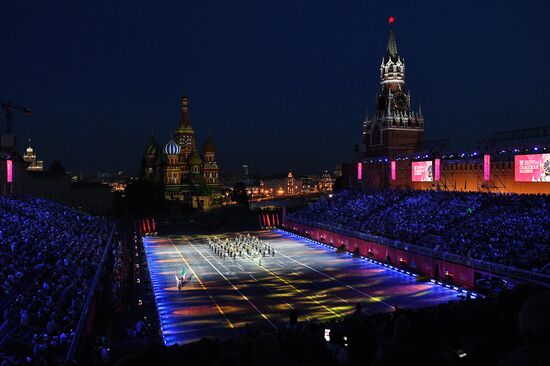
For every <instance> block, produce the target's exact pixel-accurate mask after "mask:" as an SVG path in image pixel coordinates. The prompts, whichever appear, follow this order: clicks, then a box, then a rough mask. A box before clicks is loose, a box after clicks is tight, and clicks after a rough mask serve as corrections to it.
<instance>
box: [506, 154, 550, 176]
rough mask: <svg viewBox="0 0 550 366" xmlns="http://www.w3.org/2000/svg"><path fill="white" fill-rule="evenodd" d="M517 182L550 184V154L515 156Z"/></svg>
mask: <svg viewBox="0 0 550 366" xmlns="http://www.w3.org/2000/svg"><path fill="white" fill-rule="evenodd" d="M514 167H515V180H516V182H550V154H532V155H516V156H515V164H514Z"/></svg>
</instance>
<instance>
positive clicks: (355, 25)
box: [0, 0, 550, 174]
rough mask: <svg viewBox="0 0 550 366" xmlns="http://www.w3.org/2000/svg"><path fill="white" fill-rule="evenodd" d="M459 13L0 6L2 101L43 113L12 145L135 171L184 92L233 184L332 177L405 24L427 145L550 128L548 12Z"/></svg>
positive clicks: (340, 5)
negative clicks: (253, 177) (391, 31)
mask: <svg viewBox="0 0 550 366" xmlns="http://www.w3.org/2000/svg"><path fill="white" fill-rule="evenodd" d="M450 3H451V2H447V1H421V2H420V1H402V2H401V1H391V2H387V1H376V2H374V1H372V2H371V1H365V0H362V1H352V0H348V1H327V2H323V1H319V0H317V1H311V2H310V1H258V0H255V1H205V0H201V1H182V0H174V1H158V2H157V1H140V0H133V1H121V0H117V1H112V0H111V1H98V0H94V1H74V0H70V1H55V2H49V1H43V0H42V1H4V2H2V6H1V8H0V33H1V34H2V46H1V52H0V70H1V72H0V99H8V100H11V101H13V102H16V103H20V104H23V105H27V106H29V107H31V108H32V109H33V111H34V115H33V116H31V117H26V116H24V115H22V114H15V115H14V125H15V132H16V134H17V136H18V139H19V140H18V143H19V148H20V150H23V148H24V147H26V140H27V138H29V137H30V138H31V139H32V140H33V145H34V147H35V148H36V150H37V152H38V155H39V158H40V159H43V160H45V164H46V165H47V166H49V165H50V164H51V161H52V159H54V158H59V159H61V161H62V163H63V165H64V166H65V167H66V168H67V169H71V168H83V169H87V170H100V171H114V170H116V169H124V170H129V171H132V172H137V170H138V167H139V162H140V159H141V154H142V149H143V147H144V145H145V143H146V142H147V141H148V139H149V136H150V134H151V130H152V129H154V133H155V136H156V138H157V140H158V141H159V143H161V144H162V145H164V144H165V143H166V141H167V140H168V139H169V137H170V134H171V133H172V131H173V130H174V128H175V127H176V126H177V124H178V121H179V117H180V97H181V96H182V95H183V94H187V95H188V96H189V99H190V100H189V112H190V117H191V122H192V124H193V127H194V129H195V132H196V135H197V137H198V139H197V142H198V144H199V146H201V147H202V144H203V142H204V140H205V138H206V137H207V135H208V131H209V130H211V131H212V135H213V137H214V140H215V141H216V143H217V145H218V161H219V162H220V164H221V168H222V170H223V171H226V172H227V171H235V170H239V169H240V168H239V167H240V166H241V165H242V164H243V163H248V165H249V170H250V173H251V174H258V173H262V174H266V173H271V172H284V171H288V170H289V169H292V170H294V171H297V172H298V173H318V172H320V171H322V170H324V169H328V170H333V169H334V168H335V166H336V164H338V163H340V162H342V161H346V160H349V159H350V158H351V157H352V156H353V146H354V144H356V143H358V142H359V138H360V136H361V125H362V121H363V118H364V115H365V112H366V110H367V109H368V110H369V111H371V112H372V111H373V110H374V98H375V95H376V93H377V92H378V90H379V84H378V82H379V80H378V78H379V65H380V61H381V58H382V56H383V55H384V53H385V49H386V41H387V34H388V25H387V20H386V19H387V16H388V15H393V16H395V17H396V23H395V30H396V35H397V44H398V49H399V53H400V55H401V56H402V57H404V58H405V62H406V68H407V86H408V88H409V90H410V91H411V97H412V104H413V108H414V109H417V108H418V104H421V105H422V111H423V113H424V117H425V128H426V131H425V138H426V139H436V138H444V137H450V138H451V141H452V143H453V145H455V146H457V147H468V146H473V145H474V144H475V142H476V140H477V139H478V138H481V137H483V136H486V135H487V134H489V133H490V132H493V131H500V130H507V129H516V128H524V127H534V126H543V125H549V124H550V88H549V87H548V85H550V73H549V72H548V67H549V65H550V30H549V28H548V24H547V23H548V19H549V18H550V4H549V3H548V2H546V1H521V2H519V1H515V2H512V1H502V0H500V1H475V2H467V1H457V2H452V4H455V5H454V6H451V5H449V4H450ZM2 122H3V119H2ZM2 128H3V127H2Z"/></svg>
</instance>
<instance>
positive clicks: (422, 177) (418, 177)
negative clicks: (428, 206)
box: [412, 160, 434, 182]
mask: <svg viewBox="0 0 550 366" xmlns="http://www.w3.org/2000/svg"><path fill="white" fill-rule="evenodd" d="M433 180H434V175H433V163H432V161H431V160H430V161H413V162H412V181H413V182H433Z"/></svg>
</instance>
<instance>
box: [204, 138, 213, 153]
mask: <svg viewBox="0 0 550 366" xmlns="http://www.w3.org/2000/svg"><path fill="white" fill-rule="evenodd" d="M202 150H203V151H204V152H213V153H215V152H216V144H215V143H214V139H213V138H212V135H210V134H209V135H208V138H207V139H206V141H205V143H204V145H203V146H202Z"/></svg>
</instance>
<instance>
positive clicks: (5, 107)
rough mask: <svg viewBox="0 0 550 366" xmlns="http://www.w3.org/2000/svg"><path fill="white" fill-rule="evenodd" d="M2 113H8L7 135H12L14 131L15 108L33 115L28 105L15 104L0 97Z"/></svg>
mask: <svg viewBox="0 0 550 366" xmlns="http://www.w3.org/2000/svg"><path fill="white" fill-rule="evenodd" d="M0 106H1V107H2V109H1V110H0V111H1V113H5V114H6V130H5V131H6V135H11V134H12V131H13V110H16V111H20V112H23V113H25V114H27V115H31V114H32V111H31V109H30V108H28V107H24V106H21V105H17V104H14V103H12V102H10V101H8V100H4V99H0Z"/></svg>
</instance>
